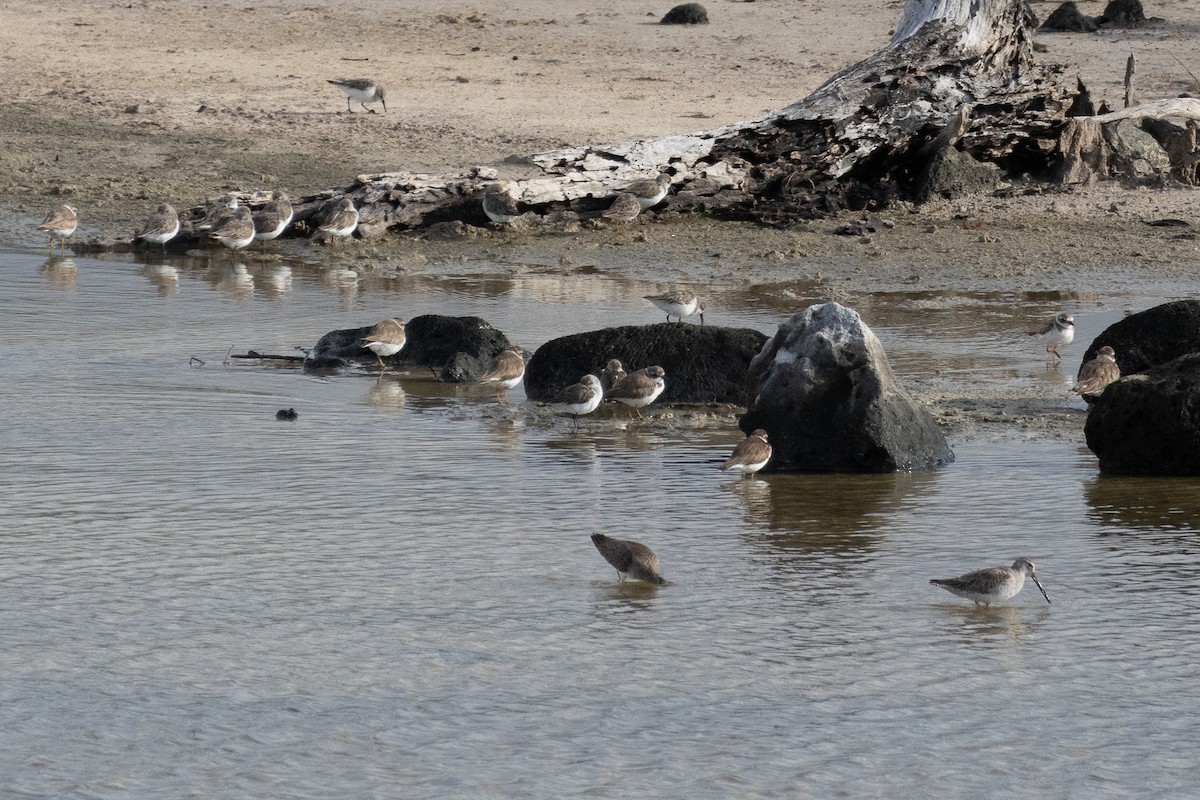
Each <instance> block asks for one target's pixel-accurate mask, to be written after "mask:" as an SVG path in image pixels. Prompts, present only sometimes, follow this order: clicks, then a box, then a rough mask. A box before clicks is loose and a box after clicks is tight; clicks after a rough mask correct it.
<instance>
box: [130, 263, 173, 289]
mask: <svg viewBox="0 0 1200 800" xmlns="http://www.w3.org/2000/svg"><path fill="white" fill-rule="evenodd" d="M138 272H140V273H141V274H142V276H143V277H145V278H146V280H148V281H150V283H152V284H153V285H154V286H155V287H156V288H157V289H158V296H159V297H166V296H168V295H172V294H174V293H175V292H177V291H178V290H179V270H177V269H176V268H175V267H173V266H171V265H170V264H146V265H145V266H143V267H142V268H141V269H140V270H138Z"/></svg>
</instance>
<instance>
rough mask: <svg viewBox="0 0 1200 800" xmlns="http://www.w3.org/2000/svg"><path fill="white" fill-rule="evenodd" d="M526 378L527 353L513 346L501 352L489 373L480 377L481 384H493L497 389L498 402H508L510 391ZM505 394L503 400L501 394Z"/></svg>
mask: <svg viewBox="0 0 1200 800" xmlns="http://www.w3.org/2000/svg"><path fill="white" fill-rule="evenodd" d="M524 377H525V351H524V350H522V349H521V346H520V345H517V344H513V345H509V346H508V347H506V348H504V349H503V350H501V351H500V354H499V355H498V356H496V358H495V359H494V360H493V361H492V366H491V367H490V368H489V369H488V371H487V372H485V373H483V375H481V376H479V382H480V383H491V384H494V385H495V387H496V400H497V401H498V402H500V403H507V402H508V390H509V389H511V388H513V387H514V386H516V385H517V384H518V383H520V382H521V379H522V378H524ZM502 391H503V392H504V397H503V399H501V397H500V393H501V392H502Z"/></svg>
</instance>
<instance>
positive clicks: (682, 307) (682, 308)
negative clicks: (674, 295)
mask: <svg viewBox="0 0 1200 800" xmlns="http://www.w3.org/2000/svg"><path fill="white" fill-rule="evenodd" d="M650 302H652V303H654V305H656V306H658V307H659V308H661V309H662V310H663V311H664V312H665V313H667V314H669V315H671V316H672V317H679V318H681V319H682V318H683V317H690V316H691V315H692V314H695V313H696V305H697V304H698V303H699V300H695V299H693V300H691V301H690V302H687V303H669V302H667V301H665V300H651V301H650Z"/></svg>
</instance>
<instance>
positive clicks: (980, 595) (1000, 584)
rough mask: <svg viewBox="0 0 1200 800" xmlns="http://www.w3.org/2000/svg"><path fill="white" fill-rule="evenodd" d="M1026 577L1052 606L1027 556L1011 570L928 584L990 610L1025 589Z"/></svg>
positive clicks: (981, 572) (999, 569) (990, 569)
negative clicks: (989, 607) (992, 606)
mask: <svg viewBox="0 0 1200 800" xmlns="http://www.w3.org/2000/svg"><path fill="white" fill-rule="evenodd" d="M1026 575H1028V576H1029V577H1030V578H1032V579H1033V582H1034V583H1036V584H1037V587H1038V589H1041V591H1042V597H1044V598H1046V602H1047V603H1049V602H1050V595H1048V594H1046V590H1045V589H1044V588H1042V582H1041V581H1039V580H1038V577H1037V573H1036V572H1035V571H1034V568H1033V562H1032V561H1030V560H1029V559H1028V558H1025V557H1024V556H1021V557H1020V558H1018V559H1017V560H1016V561H1014V562H1013V565H1012V566H1011V567H988V568H987V569H981V570H976V571H975V572H968V573H967V574H966V575H960V576H959V577H957V578H932V579H930V581H929V582H930V583H932V584H933V585H934V586H940V587H942V588H943V589H945V590H946V591H948V592H950V593H951V594H956V595H958V596H959V597H965V598H967V599H968V600H974V601H975V604H976V605H981V606H989V605H991V604H992V603H994V602H996V601H997V600H1007V599H1008V598H1010V597H1013V596H1015V595H1016V594H1017V592H1019V591H1021V589H1023V588H1025V576H1026Z"/></svg>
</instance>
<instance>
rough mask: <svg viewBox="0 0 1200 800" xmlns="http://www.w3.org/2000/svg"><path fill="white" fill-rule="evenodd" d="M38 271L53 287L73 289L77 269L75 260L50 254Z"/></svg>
mask: <svg viewBox="0 0 1200 800" xmlns="http://www.w3.org/2000/svg"><path fill="white" fill-rule="evenodd" d="M40 272H41V273H42V274H43V275H45V276H46V278H47V279H48V280H49V281H50V285H51V286H53V287H54V288H55V289H74V288H75V278H76V276H77V275H76V273H77V270H76V269H75V261H74V259H71V258H66V257H65V256H50V258H47V259H46V261H45V262H44V263H43V264H42V267H41V270H40Z"/></svg>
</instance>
